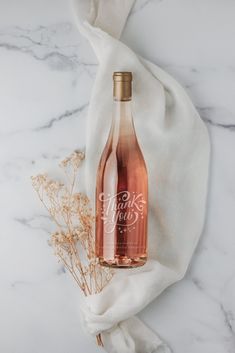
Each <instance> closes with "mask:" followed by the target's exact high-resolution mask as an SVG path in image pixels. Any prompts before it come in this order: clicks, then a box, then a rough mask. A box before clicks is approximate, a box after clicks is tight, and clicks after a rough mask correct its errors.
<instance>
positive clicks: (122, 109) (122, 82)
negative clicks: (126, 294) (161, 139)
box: [96, 72, 148, 267]
mask: <svg viewBox="0 0 235 353" xmlns="http://www.w3.org/2000/svg"><path fill="white" fill-rule="evenodd" d="M131 97H132V73H131V72H114V74H113V98H114V102H113V118H112V124H111V128H110V132H109V136H108V140H107V143H106V145H105V148H104V150H103V153H102V155H101V159H100V163H99V167H98V171H97V182H96V255H97V257H98V258H99V263H100V264H101V265H104V266H111V267H138V266H141V265H143V264H144V263H145V262H146V259H147V213H148V177H147V170H146V165H145V161H144V158H143V155H142V152H141V149H140V147H139V144H138V141H137V137H136V133H135V127H134V123H133V118H132V111H131Z"/></svg>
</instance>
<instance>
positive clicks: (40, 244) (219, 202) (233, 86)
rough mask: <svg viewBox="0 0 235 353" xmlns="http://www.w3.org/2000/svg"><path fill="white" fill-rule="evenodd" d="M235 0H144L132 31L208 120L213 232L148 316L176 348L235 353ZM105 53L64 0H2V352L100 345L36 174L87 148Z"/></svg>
mask: <svg viewBox="0 0 235 353" xmlns="http://www.w3.org/2000/svg"><path fill="white" fill-rule="evenodd" d="M234 15H235V2H234V1H233V0H213V1H212V0H197V1H194V0H174V1H170V0H152V1H151V0H138V1H137V2H136V5H135V7H134V8H133V10H132V13H131V14H130V16H129V18H128V22H127V25H126V28H125V30H124V33H123V36H122V39H123V41H124V42H125V43H127V44H128V45H129V46H130V47H131V48H133V49H134V50H135V51H136V52H137V53H139V54H141V55H142V56H144V57H146V58H148V59H150V60H152V61H153V62H155V63H157V64H159V65H160V66H161V67H163V68H164V69H166V70H167V71H168V72H170V73H171V74H172V75H173V76H174V77H175V78H177V79H178V80H179V81H180V82H181V84H182V85H183V86H184V87H185V88H186V90H187V92H188V93H189V95H190V96H191V98H192V100H193V102H194V103H195V105H196V107H197V108H198V110H199V112H200V113H201V116H202V118H203V119H204V121H205V123H206V124H207V126H208V129H209V133H210V136H211V144H212V159H211V168H210V169H211V170H210V182H209V195H208V202H207V215H206V222H205V229H204V232H203V235H202V237H201V240H200V242H199V245H198V247H197V250H196V252H195V255H194V258H193V261H192V263H191V265H190V267H189V270H188V272H187V275H186V277H185V278H184V279H183V280H182V281H180V282H179V283H177V284H176V285H173V286H172V287H170V288H169V289H168V290H166V291H165V292H164V293H163V294H162V295H161V297H159V298H158V299H156V300H155V301H154V302H153V303H152V304H151V305H150V306H149V307H147V308H146V309H145V310H144V311H143V312H142V313H141V314H140V317H141V318H142V319H143V320H144V321H145V322H146V323H147V324H148V325H149V326H150V327H152V328H153V329H154V330H156V331H157V332H158V333H159V334H160V335H161V337H162V338H163V340H165V341H166V342H167V343H168V344H169V345H170V347H171V349H172V352H173V353H186V352H187V353H188V352H190V353H198V352H200V353H234V352H235V213H234V212H235V152H234V151H235V47H234V38H235V22H234ZM96 69H97V62H96V58H95V56H94V54H93V52H92V49H91V48H90V47H89V44H88V43H87V42H86V40H85V39H84V38H83V37H81V35H80V34H79V33H78V31H77V29H76V28H75V26H74V24H73V16H72V13H71V9H70V6H69V2H67V1H63V0H50V1H46V0H40V1H36V0H21V1H16V0H0V195H1V198H0V209H1V216H0V219H1V232H0V264H1V266H0V351H1V352H4V353H75V352H76V353H77V352H84V351H86V352H90V353H95V352H101V350H100V349H99V348H98V347H96V345H95V344H94V342H93V341H92V339H91V338H90V337H88V336H86V335H85V333H84V332H83V331H82V328H81V325H80V318H79V312H78V310H77V308H78V303H79V294H78V292H79V291H78V289H77V287H76V285H75V284H74V283H73V281H72V279H71V278H70V277H69V275H67V274H66V273H65V271H64V269H63V267H62V266H61V265H60V264H58V263H57V261H56V259H55V257H54V256H53V252H52V249H51V248H50V247H49V246H48V244H47V239H48V232H50V230H52V228H53V226H52V224H51V223H50V220H49V219H48V216H47V214H46V213H45V212H44V211H43V209H42V207H41V205H40V203H39V201H38V199H37V198H36V195H35V194H34V192H33V190H32V187H31V181H30V176H31V175H35V174H37V173H39V172H43V171H48V172H50V173H52V174H53V173H56V170H57V169H56V165H57V163H58V162H59V161H60V160H61V158H63V157H64V156H66V155H67V154H69V153H70V152H71V151H72V150H74V149H76V148H83V147H84V143H85V140H84V137H85V128H86V113H87V106H88V103H89V97H90V93H91V88H92V84H93V81H94V77H95V73H96Z"/></svg>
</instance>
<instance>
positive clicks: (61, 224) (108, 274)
mask: <svg viewBox="0 0 235 353" xmlns="http://www.w3.org/2000/svg"><path fill="white" fill-rule="evenodd" d="M83 159H84V153H82V152H79V151H75V152H73V153H72V154H71V155H70V156H69V157H67V158H65V159H64V160H63V161H62V162H61V163H60V167H61V168H62V169H63V171H64V173H65V175H66V177H67V180H68V185H67V186H66V185H64V184H63V183H60V182H58V181H54V180H52V179H50V178H49V177H48V176H47V175H46V174H40V175H37V176H34V177H32V178H31V179H32V185H33V188H34V189H35V191H36V192H37V194H38V197H39V199H40V201H41V202H42V204H43V205H44V207H45V208H46V210H47V211H48V213H49V214H50V216H51V219H52V220H53V222H54V223H55V225H56V227H57V229H56V231H55V232H54V233H53V234H51V237H50V244H51V245H52V246H53V248H54V250H55V255H56V256H57V257H58V259H59V261H61V262H62V263H63V265H64V266H65V268H66V269H67V270H68V271H69V272H70V274H71V275H72V277H73V278H74V280H75V281H76V283H77V284H78V286H79V287H80V288H81V290H82V291H83V293H84V295H86V296H87V295H90V294H95V293H99V292H100V291H102V289H103V288H104V287H105V286H106V285H107V284H108V282H109V281H110V280H111V278H112V276H113V272H112V270H111V269H109V268H105V267H102V266H100V265H99V263H98V260H97V258H96V256H95V240H94V235H93V231H92V229H93V223H94V216H93V215H92V211H91V208H90V206H89V199H88V197H87V196H86V195H85V194H83V193H80V192H75V191H74V190H75V186H76V181H77V176H78V170H79V166H80V165H81V163H82V160H83ZM96 340H97V344H98V345H100V346H103V342H102V337H101V334H98V335H97V336H96Z"/></svg>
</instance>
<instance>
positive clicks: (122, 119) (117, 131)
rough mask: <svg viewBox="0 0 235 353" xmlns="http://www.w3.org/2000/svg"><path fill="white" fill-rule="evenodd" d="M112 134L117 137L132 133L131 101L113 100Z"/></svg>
mask: <svg viewBox="0 0 235 353" xmlns="http://www.w3.org/2000/svg"><path fill="white" fill-rule="evenodd" d="M111 130H112V134H113V135H115V136H116V137H117V138H118V137H125V136H129V135H131V134H133V133H134V124H133V118H132V110H131V101H130V100H129V101H116V100H114V101H113V122H112V128H111Z"/></svg>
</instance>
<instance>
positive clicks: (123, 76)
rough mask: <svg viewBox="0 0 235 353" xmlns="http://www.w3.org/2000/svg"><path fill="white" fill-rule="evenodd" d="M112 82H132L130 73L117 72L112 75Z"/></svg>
mask: <svg viewBox="0 0 235 353" xmlns="http://www.w3.org/2000/svg"><path fill="white" fill-rule="evenodd" d="M113 80H114V81H132V72H130V71H117V72H114V73H113Z"/></svg>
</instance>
